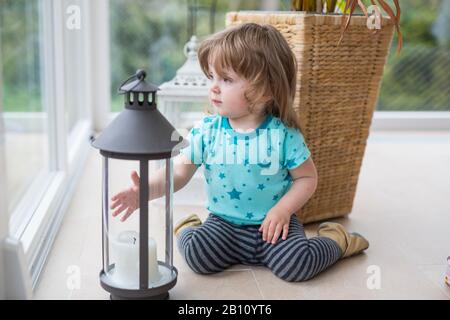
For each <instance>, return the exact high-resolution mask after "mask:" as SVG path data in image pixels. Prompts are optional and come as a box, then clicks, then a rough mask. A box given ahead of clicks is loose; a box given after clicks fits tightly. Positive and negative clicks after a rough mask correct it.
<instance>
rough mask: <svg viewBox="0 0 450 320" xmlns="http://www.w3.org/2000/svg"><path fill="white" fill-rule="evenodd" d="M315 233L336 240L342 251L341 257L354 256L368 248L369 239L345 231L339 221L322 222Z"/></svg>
mask: <svg viewBox="0 0 450 320" xmlns="http://www.w3.org/2000/svg"><path fill="white" fill-rule="evenodd" d="M317 234H318V235H319V236H320V237H327V238H330V239H332V240H334V241H335V242H337V244H338V245H339V247H340V248H341V251H342V252H343V254H342V257H341V258H347V257H351V256H354V255H356V254H359V253H361V252H363V251H364V250H366V249H367V248H369V241H367V239H366V238H364V237H363V236H362V235H360V234H359V233H356V232H351V233H350V232H347V231H346V230H345V228H344V226H343V225H341V224H339V223H334V222H324V223H322V224H320V225H319V229H318V230H317Z"/></svg>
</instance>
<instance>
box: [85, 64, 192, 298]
mask: <svg viewBox="0 0 450 320" xmlns="http://www.w3.org/2000/svg"><path fill="white" fill-rule="evenodd" d="M145 77H146V73H145V71H143V70H138V71H137V72H136V74H135V75H134V76H132V77H130V78H129V79H128V80H126V81H125V83H124V84H123V85H122V86H121V87H120V89H119V92H120V93H121V94H125V105H124V106H125V109H124V110H123V111H122V112H121V113H120V114H119V115H118V116H117V117H116V118H115V119H114V121H113V122H112V123H111V124H110V125H109V126H108V127H107V128H106V129H105V130H104V131H103V132H102V133H101V135H100V136H99V137H98V138H97V139H95V140H93V141H92V146H93V147H94V148H97V149H99V150H100V154H101V155H102V156H103V181H102V185H103V203H102V211H103V214H102V221H103V223H102V235H103V239H102V250H103V269H102V270H101V272H100V284H101V286H102V287H103V288H104V289H105V290H106V291H108V292H109V293H110V294H111V299H165V298H168V296H169V290H170V289H171V288H172V287H173V286H174V285H175V284H176V281H177V275H178V271H177V269H176V268H175V267H174V266H173V236H172V228H173V221H172V195H173V172H172V170H173V167H172V166H173V163H172V157H174V156H175V155H177V154H178V153H179V150H180V149H181V148H184V147H185V146H186V144H187V141H186V140H184V139H183V137H181V135H180V134H178V133H177V132H176V130H175V129H174V127H173V126H172V125H171V124H170V123H169V122H168V121H167V119H166V118H165V117H164V116H163V115H162V114H161V113H160V112H159V111H158V109H157V106H156V100H155V98H156V91H157V90H158V87H157V86H155V85H153V84H151V83H148V82H146V81H145ZM132 79H135V80H134V81H132V82H129V81H130V80H132ZM110 159H119V160H134V161H137V162H138V163H139V172H140V181H139V232H135V231H126V232H122V233H121V234H119V235H118V236H116V235H113V234H112V232H110V223H111V222H110V220H111V215H110V210H109V208H110V207H109V197H110V196H111V195H110V194H109V191H110V190H109V176H110V172H109V170H110V168H109V161H110ZM155 161H156V162H157V161H163V162H165V164H166V166H165V179H166V181H165V199H166V205H165V221H166V229H165V262H162V261H158V260H157V257H156V247H155V245H154V244H153V243H152V241H150V240H151V239H149V234H148V233H149V232H148V231H149V230H148V221H149V220H148V219H149V202H148V199H149V184H148V181H149V179H148V178H149V162H155ZM153 167H155V168H156V167H158V166H150V168H153ZM150 176H151V174H150ZM152 249H154V250H155V251H154V252H153V251H152V252H150V250H152ZM149 252H150V253H149ZM111 256H113V258H111ZM111 260H113V261H111Z"/></svg>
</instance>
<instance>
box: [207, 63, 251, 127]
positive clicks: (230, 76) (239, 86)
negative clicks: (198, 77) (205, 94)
mask: <svg viewBox="0 0 450 320" xmlns="http://www.w3.org/2000/svg"><path fill="white" fill-rule="evenodd" d="M209 70H210V79H211V87H210V88H209V99H210V101H211V104H212V105H213V106H215V107H216V110H217V112H218V114H220V115H222V116H226V117H229V118H239V117H242V116H246V115H248V114H250V111H249V108H248V107H249V102H248V101H247V99H246V98H245V96H244V93H245V91H246V90H247V88H248V87H249V82H248V81H247V80H246V79H244V78H242V77H240V76H238V75H237V74H236V73H235V72H234V71H233V70H226V72H225V75H223V77H221V76H219V75H218V74H217V73H216V71H215V70H214V68H213V67H212V66H209ZM255 111H257V110H255Z"/></svg>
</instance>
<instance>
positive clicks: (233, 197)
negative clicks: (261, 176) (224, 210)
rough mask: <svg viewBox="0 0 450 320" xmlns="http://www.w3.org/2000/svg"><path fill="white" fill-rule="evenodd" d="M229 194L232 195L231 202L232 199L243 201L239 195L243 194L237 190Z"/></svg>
mask: <svg viewBox="0 0 450 320" xmlns="http://www.w3.org/2000/svg"><path fill="white" fill-rule="evenodd" d="M227 193H228V194H229V195H230V200H231V199H238V200H241V198H240V197H239V195H240V194H241V193H242V192H239V191H237V190H236V189H235V188H233V190H232V191H230V192H227Z"/></svg>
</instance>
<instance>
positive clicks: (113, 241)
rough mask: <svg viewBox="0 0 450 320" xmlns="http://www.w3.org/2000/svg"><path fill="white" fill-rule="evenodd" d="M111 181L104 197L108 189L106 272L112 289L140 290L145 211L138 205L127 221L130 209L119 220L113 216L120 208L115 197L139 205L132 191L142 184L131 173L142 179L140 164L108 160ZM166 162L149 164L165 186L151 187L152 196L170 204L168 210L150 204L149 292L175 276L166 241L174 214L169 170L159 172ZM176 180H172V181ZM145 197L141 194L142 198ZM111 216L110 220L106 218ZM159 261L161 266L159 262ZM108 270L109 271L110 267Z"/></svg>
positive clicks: (107, 180)
mask: <svg viewBox="0 0 450 320" xmlns="http://www.w3.org/2000/svg"><path fill="white" fill-rule="evenodd" d="M107 162H108V164H107V171H108V178H107V179H104V196H105V186H106V187H107V194H108V201H107V202H108V210H107V214H105V212H104V217H103V227H104V239H103V241H104V254H103V270H104V271H105V273H106V275H107V279H108V282H109V284H110V285H112V286H114V287H117V288H123V289H139V288H140V263H139V258H140V251H139V248H140V233H141V229H140V216H141V211H142V210H141V208H140V207H139V202H135V203H136V205H137V209H136V210H135V211H134V212H133V213H132V214H131V215H130V216H129V217H128V218H127V219H126V220H125V221H121V219H122V218H123V217H124V216H125V215H126V212H127V209H125V210H123V211H122V212H121V213H119V214H118V215H117V216H113V213H114V212H115V211H116V210H117V209H118V208H119V207H120V206H119V207H116V208H115V209H111V206H112V205H113V203H114V202H115V201H113V200H112V197H113V196H114V195H117V194H120V193H121V192H125V194H123V196H125V197H128V199H130V200H131V202H133V200H135V201H137V199H136V195H137V194H136V193H133V192H131V191H130V190H132V189H135V190H136V191H137V190H139V191H141V190H140V189H139V184H135V182H133V180H132V178H131V173H132V172H133V171H136V172H137V174H138V175H139V177H140V178H141V177H142V173H141V172H140V166H141V163H140V161H134V160H118V159H111V158H108V159H107ZM161 162H164V163H166V160H150V161H147V163H148V177H149V178H150V180H151V178H152V177H156V176H160V177H162V182H163V183H162V184H161V185H160V186H159V188H156V187H153V188H152V187H151V186H150V187H149V193H150V194H152V195H154V194H158V195H160V197H159V198H158V201H162V202H163V203H164V204H166V205H165V206H164V207H162V208H161V206H155V205H153V204H152V203H153V202H154V200H152V201H149V202H147V204H148V241H147V248H148V259H147V261H148V288H153V287H158V286H161V285H164V284H165V283H167V282H169V281H171V279H172V277H173V274H171V272H170V270H171V267H172V266H173V264H172V261H171V260H172V258H171V255H172V254H171V253H170V255H169V254H168V253H167V252H168V250H166V241H167V240H168V236H167V230H166V216H169V212H167V214H166V211H168V210H172V209H171V208H172V203H171V201H172V199H171V196H170V195H169V197H166V194H169V193H170V192H169V190H168V184H166V173H167V171H166V168H165V166H164V167H163V168H157V163H161ZM170 178H171V179H173V175H172V177H169V179H170ZM141 195H142V194H141V193H139V196H141ZM105 215H107V217H106V216H105ZM158 261H159V262H158ZM163 262H169V268H167V267H166V266H163V265H162V263H163ZM106 266H108V267H106Z"/></svg>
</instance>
